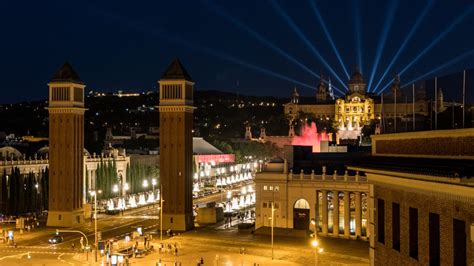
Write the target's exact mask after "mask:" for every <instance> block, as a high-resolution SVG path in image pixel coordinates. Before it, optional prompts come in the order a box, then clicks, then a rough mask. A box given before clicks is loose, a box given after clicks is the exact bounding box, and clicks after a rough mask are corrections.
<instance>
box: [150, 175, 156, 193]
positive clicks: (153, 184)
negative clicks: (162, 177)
mask: <svg viewBox="0 0 474 266" xmlns="http://www.w3.org/2000/svg"><path fill="white" fill-rule="evenodd" d="M151 185H152V186H153V193H155V186H156V179H155V178H153V179H152V180H151Z"/></svg>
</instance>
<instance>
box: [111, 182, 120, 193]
mask: <svg viewBox="0 0 474 266" xmlns="http://www.w3.org/2000/svg"><path fill="white" fill-rule="evenodd" d="M112 191H113V192H114V193H118V192H119V188H118V185H117V184H115V185H114V186H113V187H112Z"/></svg>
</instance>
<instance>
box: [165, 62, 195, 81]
mask: <svg viewBox="0 0 474 266" xmlns="http://www.w3.org/2000/svg"><path fill="white" fill-rule="evenodd" d="M161 79H162V80H183V79H184V80H187V81H193V79H192V78H191V76H190V75H189V74H188V72H187V71H186V69H185V68H184V66H183V64H181V61H179V59H175V60H174V61H173V62H171V64H170V65H169V66H168V68H167V69H166V71H165V73H164V74H163V75H162V76H161Z"/></svg>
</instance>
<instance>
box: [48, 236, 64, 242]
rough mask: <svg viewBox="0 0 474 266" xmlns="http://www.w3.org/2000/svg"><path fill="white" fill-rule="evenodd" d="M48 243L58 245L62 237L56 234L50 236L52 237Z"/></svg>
mask: <svg viewBox="0 0 474 266" xmlns="http://www.w3.org/2000/svg"><path fill="white" fill-rule="evenodd" d="M48 242H49V243H50V244H58V243H61V242H63V237H62V236H60V235H58V234H56V235H54V236H52V237H51V238H50V239H49V240H48Z"/></svg>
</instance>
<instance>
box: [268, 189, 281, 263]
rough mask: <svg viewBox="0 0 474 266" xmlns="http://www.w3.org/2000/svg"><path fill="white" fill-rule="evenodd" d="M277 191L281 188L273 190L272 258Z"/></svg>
mask: <svg viewBox="0 0 474 266" xmlns="http://www.w3.org/2000/svg"><path fill="white" fill-rule="evenodd" d="M275 191H276V192H278V191H279V189H278V188H277V187H275V189H274V190H272V198H273V200H272V217H271V218H270V219H271V220H272V260H273V227H274V226H275V222H274V221H275Z"/></svg>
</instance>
